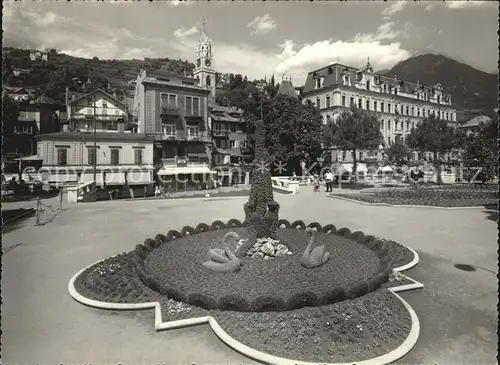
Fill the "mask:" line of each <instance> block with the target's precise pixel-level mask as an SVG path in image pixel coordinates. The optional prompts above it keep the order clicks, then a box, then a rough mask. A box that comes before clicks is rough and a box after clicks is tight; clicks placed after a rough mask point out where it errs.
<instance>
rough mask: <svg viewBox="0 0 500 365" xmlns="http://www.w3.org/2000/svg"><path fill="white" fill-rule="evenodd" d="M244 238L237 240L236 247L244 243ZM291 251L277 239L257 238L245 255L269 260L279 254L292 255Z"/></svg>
mask: <svg viewBox="0 0 500 365" xmlns="http://www.w3.org/2000/svg"><path fill="white" fill-rule="evenodd" d="M245 241H246V240H243V239H242V240H240V241H239V242H238V245H237V248H240V246H241V245H242V244H243V243H245ZM292 254H293V252H292V251H290V250H289V249H288V247H286V246H285V245H284V244H281V243H280V242H279V241H278V240H273V239H272V238H257V241H256V242H255V245H253V247H252V248H250V249H249V250H248V252H247V254H246V255H247V257H252V258H263V259H264V260H270V259H273V258H275V257H279V256H286V255H292Z"/></svg>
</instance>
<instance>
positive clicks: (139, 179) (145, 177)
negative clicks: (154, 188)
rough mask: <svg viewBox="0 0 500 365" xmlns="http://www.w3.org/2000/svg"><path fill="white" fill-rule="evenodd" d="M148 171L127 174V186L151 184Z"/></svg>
mask: <svg viewBox="0 0 500 365" xmlns="http://www.w3.org/2000/svg"><path fill="white" fill-rule="evenodd" d="M151 175H152V174H151V172H150V171H131V172H129V173H128V174H127V183H128V184H129V185H148V184H151V183H152V179H151Z"/></svg>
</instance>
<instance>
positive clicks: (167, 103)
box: [161, 94, 177, 109]
mask: <svg viewBox="0 0 500 365" xmlns="http://www.w3.org/2000/svg"><path fill="white" fill-rule="evenodd" d="M161 107H162V108H168V109H175V108H177V95H175V94H161Z"/></svg>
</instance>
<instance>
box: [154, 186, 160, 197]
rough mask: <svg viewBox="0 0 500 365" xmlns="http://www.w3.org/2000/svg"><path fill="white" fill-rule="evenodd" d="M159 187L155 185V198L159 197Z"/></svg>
mask: <svg viewBox="0 0 500 365" xmlns="http://www.w3.org/2000/svg"><path fill="white" fill-rule="evenodd" d="M160 193H161V192H160V186H159V185H156V186H155V198H158V197H159V196H160Z"/></svg>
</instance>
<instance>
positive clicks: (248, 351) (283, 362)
mask: <svg viewBox="0 0 500 365" xmlns="http://www.w3.org/2000/svg"><path fill="white" fill-rule="evenodd" d="M238 222H239V221H238ZM285 222H286V223H288V224H289V225H290V223H289V222H288V221H286V220H283V222H282V223H283V224H285ZM296 222H301V221H296ZM296 222H294V223H296ZM302 224H303V222H302ZM312 224H314V223H311V224H309V225H308V226H311V225H312ZM243 225H244V223H243ZM198 226H200V225H198ZM184 228H185V227H184ZM197 228H198V227H197ZM325 228H326V230H327V231H326V233H334V232H336V229H335V226H334V225H332V224H329V225H326V226H324V227H322V231H325ZM349 232H350V231H349ZM355 233H357V232H355ZM158 236H159V235H157V238H156V239H155V240H151V239H147V240H146V241H147V243H145V245H144V247H145V248H150V247H151V248H152V244H153V243H154V245H155V246H156V245H158V244H159V243H160V242H158ZM161 236H163V235H161ZM163 237H165V236H163ZM367 237H369V236H367ZM162 243H163V242H162ZM156 247H158V246H156ZM405 247H406V246H405ZM406 248H407V249H409V250H410V251H411V252H413V255H414V258H413V260H412V261H411V262H410V263H408V264H406V265H403V266H400V267H397V268H393V269H392V271H393V272H401V271H405V270H408V269H410V268H412V267H414V266H415V265H417V263H418V262H419V260H420V258H419V256H418V254H417V253H416V252H415V251H414V250H412V249H411V248H409V247H406ZM102 261H103V260H101V261H98V262H97V263H94V264H92V265H89V266H87V267H85V268H83V269H82V270H80V271H78V272H77V273H76V274H75V275H73V277H72V278H71V279H70V281H69V283H68V291H69V294H70V295H71V296H72V297H73V299H75V300H76V301H78V302H80V303H82V304H84V305H88V306H90V307H95V308H99V309H108V310H138V309H154V311H155V330H156V331H162V330H170V329H176V328H182V327H188V326H193V325H198V324H204V323H208V324H209V325H210V327H211V328H212V330H213V331H214V333H215V334H216V335H217V337H219V338H220V339H221V340H222V341H223V342H224V343H226V345H228V346H229V347H231V348H233V349H234V350H236V351H237V352H240V353H241V354H243V355H245V356H247V357H249V358H251V359H254V360H257V361H260V362H264V363H268V364H280V365H317V363H313V362H305V361H296V360H290V359H285V358H282V357H278V356H274V355H269V354H267V353H264V352H261V351H258V350H255V349H253V348H251V347H249V346H246V345H244V344H242V343H241V342H239V341H236V340H235V339H233V338H232V337H231V336H229V335H228V334H227V333H226V332H225V331H224V330H223V329H222V327H221V326H220V325H219V324H218V323H217V321H216V320H215V318H213V317H212V316H204V317H197V318H189V319H182V320H176V321H167V322H163V320H162V315H161V304H160V302H147V303H108V302H101V301H97V300H93V299H89V298H86V297H84V296H83V295H81V294H80V293H78V292H77V290H76V289H75V285H74V284H75V281H76V279H77V278H78V276H80V275H81V274H82V273H83V272H84V271H85V270H87V269H88V268H90V267H92V266H94V265H96V264H98V263H99V262H102ZM401 275H402V276H403V277H404V278H406V279H407V280H409V281H411V282H412V283H411V284H406V285H400V286H395V287H391V288H388V289H387V290H389V291H390V292H391V293H392V294H394V295H395V296H396V298H398V299H399V300H400V301H401V303H403V305H404V306H405V308H406V309H407V310H408V313H409V314H410V318H411V321H412V324H411V328H410V333H409V334H408V337H407V338H406V339H405V340H404V341H403V343H402V344H401V345H399V346H398V347H397V348H395V349H394V350H392V351H390V352H388V353H387V354H384V355H381V356H377V357H374V358H371V359H368V360H363V361H356V362H349V363H324V365H386V364H390V363H392V362H394V361H396V360H398V359H400V358H401V357H403V356H404V355H406V354H407V353H408V352H409V351H410V350H411V349H412V348H413V346H414V345H415V344H416V342H417V340H418V337H419V334H420V322H419V320H418V317H417V314H416V313H415V311H414V310H413V308H412V307H411V306H410V305H409V304H408V303H407V302H406V301H405V300H404V299H403V298H401V296H399V295H398V294H396V293H398V292H403V291H407V290H414V289H421V288H423V287H424V285H423V284H422V283H420V282H418V281H416V280H414V279H412V278H410V277H408V276H406V275H404V274H401Z"/></svg>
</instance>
